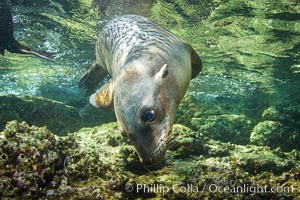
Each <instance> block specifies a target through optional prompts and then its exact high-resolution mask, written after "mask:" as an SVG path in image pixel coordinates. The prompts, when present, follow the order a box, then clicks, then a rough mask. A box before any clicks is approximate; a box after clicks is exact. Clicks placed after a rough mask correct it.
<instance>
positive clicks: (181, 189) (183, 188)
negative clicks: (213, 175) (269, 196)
mask: <svg viewBox="0 0 300 200" xmlns="http://www.w3.org/2000/svg"><path fill="white" fill-rule="evenodd" d="M125 191H126V192H134V193H161V194H163V195H164V194H167V193H169V192H171V191H172V192H174V193H204V192H210V193H223V192H225V193H231V194H235V193H245V194H250V195H255V194H259V193H295V192H297V188H296V187H295V186H293V185H291V186H286V185H285V186H268V185H263V186H258V185H255V186H254V185H250V184H242V185H240V186H218V185H216V184H204V185H202V186H197V185H193V184H187V185H182V184H174V185H172V186H165V185H162V184H150V185H146V184H138V183H135V184H130V183H129V184H127V185H126V186H125Z"/></svg>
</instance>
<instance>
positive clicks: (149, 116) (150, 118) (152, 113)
mask: <svg viewBox="0 0 300 200" xmlns="http://www.w3.org/2000/svg"><path fill="white" fill-rule="evenodd" d="M155 118H156V114H155V111H154V110H149V111H147V112H146V113H145V114H144V116H143V121H144V122H152V121H154V120H155Z"/></svg>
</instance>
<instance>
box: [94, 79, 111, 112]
mask: <svg viewBox="0 0 300 200" xmlns="http://www.w3.org/2000/svg"><path fill="white" fill-rule="evenodd" d="M113 99H114V82H113V80H112V79H109V81H108V82H107V83H106V84H105V85H103V86H102V87H101V88H100V89H99V90H97V91H96V92H95V93H94V94H92V95H91V96H90V104H92V105H93V106H95V107H97V108H99V107H100V108H111V107H113Z"/></svg>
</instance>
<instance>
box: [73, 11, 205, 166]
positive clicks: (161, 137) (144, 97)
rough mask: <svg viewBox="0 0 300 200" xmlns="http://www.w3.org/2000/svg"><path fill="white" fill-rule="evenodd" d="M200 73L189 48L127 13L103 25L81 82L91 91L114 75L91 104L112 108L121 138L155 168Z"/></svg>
mask: <svg viewBox="0 0 300 200" xmlns="http://www.w3.org/2000/svg"><path fill="white" fill-rule="evenodd" d="M201 69H202V63H201V60H200V58H199V56H198V55H197V54H196V52H195V50H194V49H193V48H192V47H191V46H189V45H187V44H185V43H184V42H183V41H182V40H180V39H179V38H178V37H176V36H175V35H174V34H172V33H171V32H169V31H167V30H165V29H163V28H162V27H160V26H159V25H157V24H156V23H155V22H153V21H151V20H149V19H147V18H145V17H141V16H136V15H126V16H121V17H117V18H115V19H113V20H111V21H110V22H108V23H107V24H106V25H105V26H104V27H103V29H102V30H101V32H100V33H99V36H98V41H97V44H96V64H94V65H93V66H92V67H91V68H90V69H89V70H88V71H87V73H86V74H85V75H84V76H83V77H82V78H81V80H80V82H79V84H80V86H82V87H85V88H86V89H88V90H92V89H94V87H95V86H96V85H97V84H98V83H99V81H100V80H101V79H102V76H103V75H104V74H106V73H108V74H109V75H110V80H109V81H108V82H107V83H106V84H105V85H104V86H103V87H102V88H100V89H99V90H97V91H96V92H95V93H94V94H92V95H91V96H90V103H91V104H92V105H94V106H95V107H110V106H113V107H114V110H115V114H116V117H117V121H118V125H119V128H120V130H121V131H122V133H123V135H125V136H127V137H128V138H129V140H130V141H131V143H132V144H133V145H134V146H135V148H136V150H137V152H138V155H139V157H140V160H141V162H142V163H144V164H146V165H151V164H153V163H155V162H156V161H158V160H160V158H161V157H162V156H163V155H164V153H165V151H166V150H167V148H168V146H169V145H170V143H171V139H172V125H173V122H174V118H175V114H176V111H177V107H178V105H179V103H180V101H181V100H182V98H183V96H184V95H185V93H186V91H187V88H188V86H189V83H190V80H191V78H194V77H195V76H196V75H197V74H198V73H199V72H200V71H201Z"/></svg>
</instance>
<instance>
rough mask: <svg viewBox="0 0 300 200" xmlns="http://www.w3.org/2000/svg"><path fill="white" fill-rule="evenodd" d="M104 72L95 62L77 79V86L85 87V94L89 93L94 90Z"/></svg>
mask: <svg viewBox="0 0 300 200" xmlns="http://www.w3.org/2000/svg"><path fill="white" fill-rule="evenodd" d="M105 74H107V73H106V72H105V71H104V70H103V69H102V67H101V66H100V65H98V64H97V63H95V64H93V65H92V66H91V67H90V68H89V69H88V70H87V72H86V73H85V74H84V75H83V76H82V77H81V78H80V80H79V87H81V88H84V89H86V91H85V96H88V95H91V94H92V93H93V92H94V91H95V88H96V87H97V86H98V84H99V83H100V81H101V79H102V78H103V76H104V75H105Z"/></svg>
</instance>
